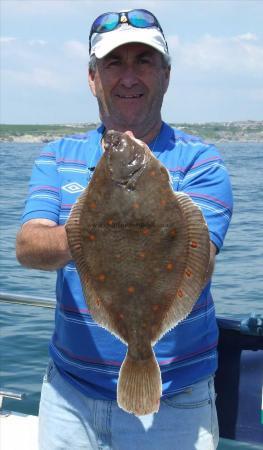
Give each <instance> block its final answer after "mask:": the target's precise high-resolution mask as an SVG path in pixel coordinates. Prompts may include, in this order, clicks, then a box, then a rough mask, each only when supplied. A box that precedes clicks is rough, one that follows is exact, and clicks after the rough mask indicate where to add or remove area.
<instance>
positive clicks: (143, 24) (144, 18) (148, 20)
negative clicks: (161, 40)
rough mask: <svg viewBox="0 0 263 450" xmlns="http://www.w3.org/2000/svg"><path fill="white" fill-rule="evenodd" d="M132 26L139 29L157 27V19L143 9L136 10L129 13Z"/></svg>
mask: <svg viewBox="0 0 263 450" xmlns="http://www.w3.org/2000/svg"><path fill="white" fill-rule="evenodd" d="M128 17H129V20H130V22H131V24H132V25H133V26H134V27H137V28H148V27H152V26H154V25H156V21H155V18H154V17H153V16H152V14H150V13H148V12H147V11H144V10H141V9H134V10H133V11H129V12H128Z"/></svg>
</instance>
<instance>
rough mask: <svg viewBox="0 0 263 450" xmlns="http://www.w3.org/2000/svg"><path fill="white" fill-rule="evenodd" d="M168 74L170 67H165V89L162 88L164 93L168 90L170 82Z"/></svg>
mask: <svg viewBox="0 0 263 450" xmlns="http://www.w3.org/2000/svg"><path fill="white" fill-rule="evenodd" d="M170 74H171V67H166V68H165V87H164V92H166V91H167V89H168V86H169V82H170Z"/></svg>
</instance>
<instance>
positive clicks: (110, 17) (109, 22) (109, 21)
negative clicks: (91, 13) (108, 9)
mask: <svg viewBox="0 0 263 450" xmlns="http://www.w3.org/2000/svg"><path fill="white" fill-rule="evenodd" d="M118 22H119V15H118V14H117V13H107V14H102V15H101V16H99V17H98V18H97V19H96V20H95V22H94V23H93V27H92V29H93V33H105V32H106V31H112V30H114V28H116V25H118Z"/></svg>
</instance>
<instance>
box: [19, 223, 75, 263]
mask: <svg viewBox="0 0 263 450" xmlns="http://www.w3.org/2000/svg"><path fill="white" fill-rule="evenodd" d="M16 257H17V259H18V261H19V262H20V264H22V265H23V266H26V267H30V268H32V269H42V270H56V269H59V268H61V267H63V266H65V265H66V264H67V263H68V262H69V261H70V260H71V259H72V256H71V254H70V250H69V246H68V240H67V235H66V230H65V227H64V225H57V224H56V223H55V222H53V221H52V220H47V219H32V220H30V221H28V222H26V223H25V224H24V225H23V226H22V227H21V230H20V231H19V232H18V234H17V239H16Z"/></svg>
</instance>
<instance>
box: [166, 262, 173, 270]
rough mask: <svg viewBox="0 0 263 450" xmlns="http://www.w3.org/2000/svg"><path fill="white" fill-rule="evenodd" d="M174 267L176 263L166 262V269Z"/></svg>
mask: <svg viewBox="0 0 263 450" xmlns="http://www.w3.org/2000/svg"><path fill="white" fill-rule="evenodd" d="M173 268H174V264H173V263H168V264H166V269H167V270H169V271H170V270H173Z"/></svg>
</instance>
